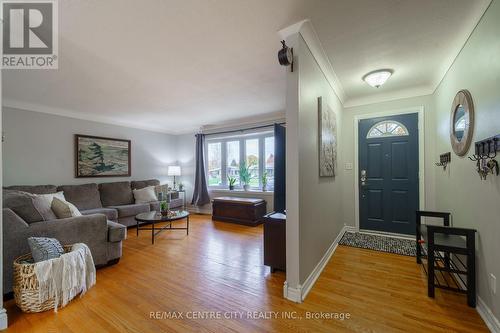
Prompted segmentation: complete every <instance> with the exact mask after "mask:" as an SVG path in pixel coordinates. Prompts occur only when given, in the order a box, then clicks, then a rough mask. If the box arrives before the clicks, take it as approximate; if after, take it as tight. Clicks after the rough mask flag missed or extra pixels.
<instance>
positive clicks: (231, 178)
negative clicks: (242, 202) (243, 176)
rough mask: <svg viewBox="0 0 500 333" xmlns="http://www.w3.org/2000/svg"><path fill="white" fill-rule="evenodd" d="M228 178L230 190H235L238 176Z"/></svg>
mask: <svg viewBox="0 0 500 333" xmlns="http://www.w3.org/2000/svg"><path fill="white" fill-rule="evenodd" d="M227 180H228V182H229V190H230V191H233V190H234V184H236V178H234V177H231V176H228V177H227Z"/></svg>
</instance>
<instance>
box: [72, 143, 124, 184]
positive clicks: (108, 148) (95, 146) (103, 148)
mask: <svg viewBox="0 0 500 333" xmlns="http://www.w3.org/2000/svg"><path fill="white" fill-rule="evenodd" d="M130 146H131V142H130V140H121V139H112V138H103V137H98V136H88V135H81V134H76V135H75V173H76V178H84V177H130V175H131V170H130V160H131V157H130Z"/></svg>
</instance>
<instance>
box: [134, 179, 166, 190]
mask: <svg viewBox="0 0 500 333" xmlns="http://www.w3.org/2000/svg"><path fill="white" fill-rule="evenodd" d="M131 185H132V189H133V190H140V189H141V188H145V187H148V186H158V185H160V181H159V180H158V179H148V180H133V181H132V182H131Z"/></svg>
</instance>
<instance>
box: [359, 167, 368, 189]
mask: <svg viewBox="0 0 500 333" xmlns="http://www.w3.org/2000/svg"><path fill="white" fill-rule="evenodd" d="M366 178H367V173H366V170H361V177H360V178H359V180H360V182H361V186H366Z"/></svg>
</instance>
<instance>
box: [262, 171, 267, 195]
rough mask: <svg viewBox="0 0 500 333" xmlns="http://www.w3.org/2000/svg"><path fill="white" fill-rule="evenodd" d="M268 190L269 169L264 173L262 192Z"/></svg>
mask: <svg viewBox="0 0 500 333" xmlns="http://www.w3.org/2000/svg"><path fill="white" fill-rule="evenodd" d="M266 191H267V171H264V173H263V174H262V192H266Z"/></svg>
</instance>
